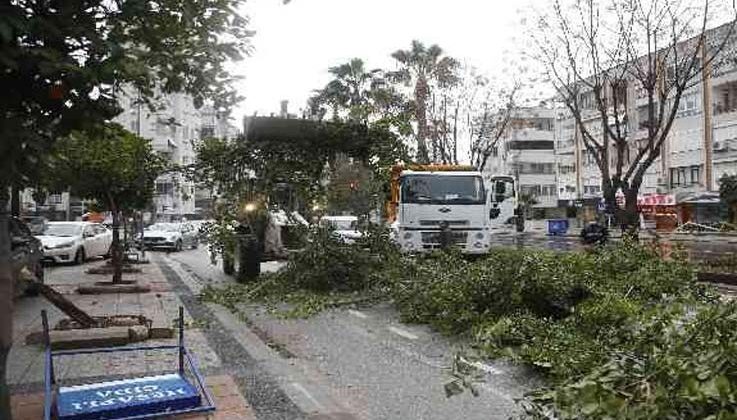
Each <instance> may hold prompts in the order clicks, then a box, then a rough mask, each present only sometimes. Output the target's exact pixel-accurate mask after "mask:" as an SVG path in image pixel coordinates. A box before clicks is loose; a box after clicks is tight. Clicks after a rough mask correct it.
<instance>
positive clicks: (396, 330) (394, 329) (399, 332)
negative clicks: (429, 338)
mask: <svg viewBox="0 0 737 420" xmlns="http://www.w3.org/2000/svg"><path fill="white" fill-rule="evenodd" d="M387 328H388V329H389V331H391V332H393V333H394V334H396V335H399V336H402V337H404V338H407V339H409V340H417V339H418V338H419V337H417V336H416V335H414V334H412V333H411V332H409V331H407V330H403V329H401V328H397V327H387Z"/></svg>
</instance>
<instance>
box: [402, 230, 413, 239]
mask: <svg viewBox="0 0 737 420" xmlns="http://www.w3.org/2000/svg"><path fill="white" fill-rule="evenodd" d="M404 239H405V240H407V239H412V232H404Z"/></svg>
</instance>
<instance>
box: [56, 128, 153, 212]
mask: <svg viewBox="0 0 737 420" xmlns="http://www.w3.org/2000/svg"><path fill="white" fill-rule="evenodd" d="M50 167H51V169H50V174H49V177H50V178H51V180H52V182H53V183H54V184H55V185H56V186H57V187H60V188H64V187H68V188H69V189H70V191H71V193H72V194H74V195H76V196H78V197H81V198H85V199H92V200H95V202H96V205H97V207H98V208H99V209H100V210H103V211H126V212H127V211H131V210H140V209H143V208H145V207H146V206H147V205H149V204H150V202H151V200H152V198H153V189H154V182H155V180H156V178H157V177H158V176H159V175H161V174H162V173H163V172H164V171H165V170H166V168H167V161H166V159H165V158H163V157H162V156H159V155H158V154H156V153H155V152H154V151H153V149H152V148H151V144H150V142H149V141H148V140H147V139H144V138H141V137H138V136H137V135H135V134H133V133H131V132H129V131H128V130H126V129H125V128H123V127H122V126H120V125H118V124H114V123H108V124H104V125H101V126H97V127H91V128H89V129H87V130H85V131H73V132H71V133H70V134H69V135H68V136H66V137H64V138H62V139H60V140H59V141H58V142H57V143H56V144H55V146H54V149H53V154H52V157H51V159H50Z"/></svg>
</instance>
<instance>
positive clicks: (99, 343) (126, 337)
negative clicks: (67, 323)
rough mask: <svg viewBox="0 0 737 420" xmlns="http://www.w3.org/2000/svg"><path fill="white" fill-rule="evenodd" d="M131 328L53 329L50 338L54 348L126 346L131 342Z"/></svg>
mask: <svg viewBox="0 0 737 420" xmlns="http://www.w3.org/2000/svg"><path fill="white" fill-rule="evenodd" d="M129 329H130V328H129V327H109V328H89V329H84V330H66V331H51V332H49V339H50V340H51V348H52V349H54V350H67V349H80V348H91V347H115V346H124V345H126V344H128V343H129V342H130V332H129Z"/></svg>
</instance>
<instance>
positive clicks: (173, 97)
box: [115, 90, 237, 221]
mask: <svg viewBox="0 0 737 420" xmlns="http://www.w3.org/2000/svg"><path fill="white" fill-rule="evenodd" d="M120 102H121V106H122V107H123V109H125V111H124V112H123V113H121V114H120V115H118V116H117V117H116V118H115V122H117V123H119V124H121V125H123V126H124V127H125V128H127V129H128V130H130V131H131V132H134V133H136V134H138V135H139V136H141V137H144V138H147V139H150V140H151V144H152V146H153V148H154V150H155V151H157V152H159V153H161V154H162V155H164V156H166V158H167V159H168V160H169V161H170V162H172V163H174V164H178V165H188V164H191V163H193V162H194V161H195V151H194V142H195V141H196V140H198V139H201V138H205V137H233V136H235V135H237V130H236V128H235V127H234V126H233V125H232V124H230V123H229V121H228V118H227V115H223V114H221V113H218V112H217V110H215V109H213V108H212V107H210V106H203V107H201V108H199V109H198V108H196V107H195V106H194V103H193V101H192V98H191V97H190V96H189V95H186V94H182V93H174V94H169V95H166V96H164V97H163V98H161V99H160V100H159V103H158V106H157V111H151V110H149V109H148V107H147V106H146V105H144V104H142V103H141V102H140V100H138V97H137V95H136V93H135V91H131V90H124V95H122V96H121V99H120ZM202 196H209V192H206V191H197V189H196V188H195V185H194V183H193V182H192V181H190V180H188V179H187V178H186V177H185V176H184V175H183V174H181V173H169V174H164V175H162V176H160V177H159V178H157V179H156V185H155V190H154V200H153V208H152V209H151V210H152V211H151V220H152V221H172V220H180V219H181V218H183V217H187V218H193V217H195V218H196V217H198V214H199V213H201V212H202V211H203V209H202V207H199V208H198V207H196V206H195V199H196V198H197V199H198V200H199V199H200V198H201V197H202ZM199 204H200V206H202V205H203V204H202V203H199Z"/></svg>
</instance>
